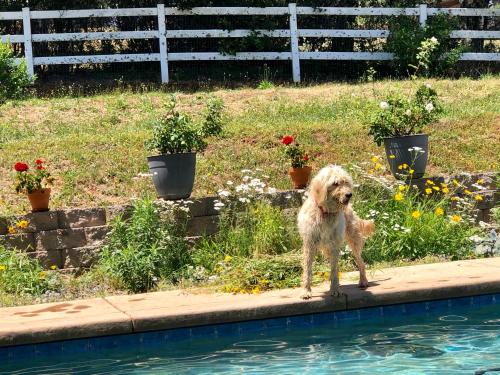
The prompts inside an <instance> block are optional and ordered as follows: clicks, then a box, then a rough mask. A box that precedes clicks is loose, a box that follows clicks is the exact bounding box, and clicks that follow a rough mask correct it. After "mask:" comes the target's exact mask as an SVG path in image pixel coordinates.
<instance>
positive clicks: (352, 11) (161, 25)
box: [0, 4, 500, 82]
mask: <svg viewBox="0 0 500 375" xmlns="http://www.w3.org/2000/svg"><path fill="white" fill-rule="evenodd" d="M438 13H447V14H450V15H453V16H460V17H470V16H473V17H498V16H500V9H498V8H496V9H495V8H492V9H487V8H484V9H483V8H481V9H479V8H427V5H425V4H422V5H420V6H419V7H416V8H341V7H336V8H333V7H321V8H312V7H297V6H296V4H289V5H288V7H268V8H252V7H198V8H193V9H191V10H180V9H177V8H165V6H164V5H163V4H158V6H157V7H156V8H130V9H85V10H50V11H36V10H33V11H32V10H30V9H29V8H23V9H22V11H20V12H0V21H2V20H22V22H23V34H22V35H0V39H1V40H2V41H3V42H6V41H10V42H11V43H24V53H25V56H24V57H25V59H26V63H27V67H28V71H29V73H30V74H31V75H33V74H34V67H35V66H37V65H53V64H85V63H94V64H98V63H113V62H138V61H158V62H160V67H161V79H162V82H168V81H169V76H168V63H169V62H170V61H196V60H198V61H200V60H291V61H292V72H293V80H294V82H300V60H392V59H393V55H392V54H391V53H386V52H312V51H305V50H303V51H301V49H300V46H299V41H300V39H299V38H309V37H311V38H317V37H329V38H387V36H388V35H389V32H388V31H387V30H332V29H298V28H297V17H298V16H303V15H321V16H397V15H406V16H418V17H419V20H420V24H421V25H425V23H426V22H427V18H428V17H429V16H433V15H436V14H438ZM190 15H204V16H219V15H248V16H251V15H267V16H276V15H286V16H288V17H289V29H284V30H231V31H228V30H168V29H167V27H166V18H167V19H168V17H169V16H190ZM131 16H137V17H139V16H141V17H144V16H150V17H157V18H158V30H151V31H113V32H86V33H51V34H32V33H31V24H30V22H31V20H40V19H58V18H59V19H61V18H92V17H131ZM255 31H257V32H258V33H259V34H258V35H263V36H268V37H273V38H290V42H291V43H290V45H291V48H290V49H291V50H290V52H239V53H236V54H235V55H226V54H222V53H213V52H182V53H177V52H168V39H176V38H241V37H245V36H248V35H252V33H255ZM451 37H452V38H461V39H462V38H466V39H500V31H498V30H494V31H480V30H455V31H453V32H452V33H451ZM119 39H158V42H159V53H145V54H137V53H135V54H114V55H85V56H83V55H82V56H34V55H33V43H39V42H60V41H90V40H119ZM461 60H469V61H500V53H463V54H462V55H461Z"/></svg>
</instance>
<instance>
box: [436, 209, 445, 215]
mask: <svg viewBox="0 0 500 375" xmlns="http://www.w3.org/2000/svg"><path fill="white" fill-rule="evenodd" d="M434 213H435V214H436V216H443V215H444V210H443V209H442V208H441V207H438V208H436V211H434Z"/></svg>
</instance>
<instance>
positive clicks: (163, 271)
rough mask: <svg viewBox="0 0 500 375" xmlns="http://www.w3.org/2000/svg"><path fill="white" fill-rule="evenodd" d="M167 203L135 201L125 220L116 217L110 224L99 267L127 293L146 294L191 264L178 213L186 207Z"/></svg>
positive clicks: (183, 226)
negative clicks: (157, 203) (129, 214)
mask: <svg viewBox="0 0 500 375" xmlns="http://www.w3.org/2000/svg"><path fill="white" fill-rule="evenodd" d="M170 203H171V204H169V205H166V206H164V207H159V206H158V205H156V204H155V203H154V202H152V201H150V200H147V199H146V200H139V201H137V202H136V203H135V204H134V208H133V213H132V216H131V218H130V219H129V220H123V219H122V218H120V217H118V218H117V219H116V220H115V222H114V223H113V225H112V230H111V233H110V237H109V240H108V241H109V242H108V244H107V245H106V246H105V247H104V249H103V253H102V257H101V261H100V265H101V266H102V267H104V269H106V270H107V271H108V274H109V275H110V276H111V277H112V278H114V279H115V280H116V281H117V282H118V284H119V285H121V286H124V287H125V288H126V289H127V290H129V291H131V292H145V291H148V290H150V289H152V288H153V287H154V286H155V285H156V284H157V282H158V281H159V280H160V278H164V279H166V280H168V281H169V282H174V281H175V279H174V274H175V272H176V271H178V270H179V269H181V268H182V267H183V266H185V265H186V264H188V263H190V261H191V260H190V256H189V253H188V249H187V244H186V242H185V240H184V236H185V229H186V228H185V227H186V225H185V223H183V222H182V221H183V220H182V218H181V216H182V215H179V212H180V211H179V210H178V209H182V210H186V208H185V206H184V205H181V206H179V205H178V204H177V203H172V202H170Z"/></svg>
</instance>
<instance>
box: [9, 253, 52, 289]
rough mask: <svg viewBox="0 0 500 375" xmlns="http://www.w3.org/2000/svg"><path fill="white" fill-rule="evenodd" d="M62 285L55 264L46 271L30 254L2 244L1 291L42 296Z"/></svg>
mask: <svg viewBox="0 0 500 375" xmlns="http://www.w3.org/2000/svg"><path fill="white" fill-rule="evenodd" d="M60 285H61V283H60V279H59V275H58V273H57V271H56V268H55V266H53V267H52V269H50V270H47V271H46V270H44V269H43V268H42V267H41V266H40V264H39V263H38V262H37V261H36V260H34V259H32V258H30V257H29V256H28V254H26V253H23V252H21V251H17V250H7V249H5V248H4V247H2V246H0V292H4V293H8V294H13V295H31V296H40V295H42V294H43V293H45V292H47V291H57V290H58V289H59V288H60Z"/></svg>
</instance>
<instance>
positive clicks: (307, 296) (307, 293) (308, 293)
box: [300, 290, 312, 299]
mask: <svg viewBox="0 0 500 375" xmlns="http://www.w3.org/2000/svg"><path fill="white" fill-rule="evenodd" d="M300 298H302V299H311V298H312V292H311V291H310V290H305V291H304V293H302V294H301V295H300Z"/></svg>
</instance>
